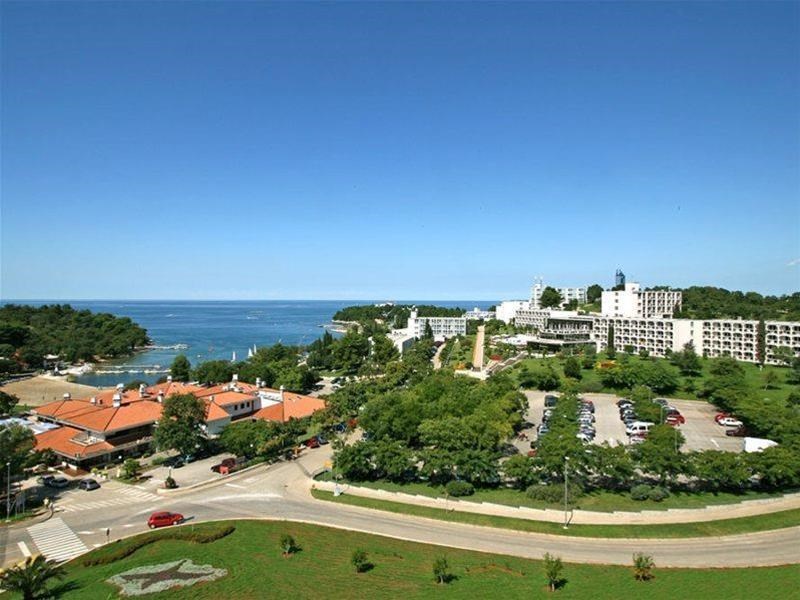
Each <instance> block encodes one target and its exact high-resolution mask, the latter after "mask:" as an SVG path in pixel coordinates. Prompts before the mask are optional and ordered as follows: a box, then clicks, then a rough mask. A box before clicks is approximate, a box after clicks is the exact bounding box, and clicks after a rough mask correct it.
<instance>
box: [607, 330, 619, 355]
mask: <svg viewBox="0 0 800 600" xmlns="http://www.w3.org/2000/svg"><path fill="white" fill-rule="evenodd" d="M606 356H608V358H610V359H611V360H614V359H615V358H616V357H617V349H616V347H615V346H614V326H613V325H609V326H608V334H607V336H606Z"/></svg>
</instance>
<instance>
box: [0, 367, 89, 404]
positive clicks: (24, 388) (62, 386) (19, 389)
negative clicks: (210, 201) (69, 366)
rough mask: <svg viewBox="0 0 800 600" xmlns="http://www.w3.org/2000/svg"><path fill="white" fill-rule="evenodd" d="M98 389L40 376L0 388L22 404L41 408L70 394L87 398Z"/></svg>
mask: <svg viewBox="0 0 800 600" xmlns="http://www.w3.org/2000/svg"><path fill="white" fill-rule="evenodd" d="M97 390H98V388H95V387H92V386H90V385H82V384H79V383H70V382H68V381H67V380H66V379H64V378H62V377H51V376H47V375H39V376H37V377H31V378H29V379H23V380H21V381H14V382H12V383H8V384H6V385H4V386H2V387H0V391H3V392H6V393H7V394H13V395H15V396H16V397H17V398H19V402H20V404H27V405H28V406H41V405H43V404H47V403H48V402H53V401H54V400H60V399H61V398H63V396H64V394H65V393H67V392H69V393H70V394H71V395H72V397H73V398H87V397H89V396H91V395H92V394H94V393H96V392H97Z"/></svg>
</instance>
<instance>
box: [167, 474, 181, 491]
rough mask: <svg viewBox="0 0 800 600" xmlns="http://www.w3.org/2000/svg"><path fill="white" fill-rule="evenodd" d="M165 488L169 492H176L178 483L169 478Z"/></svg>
mask: <svg viewBox="0 0 800 600" xmlns="http://www.w3.org/2000/svg"><path fill="white" fill-rule="evenodd" d="M164 487H165V488H167V489H168V490H174V489H175V488H177V487H178V482H177V481H175V479H173V478H172V477H167V478H166V479H165V480H164Z"/></svg>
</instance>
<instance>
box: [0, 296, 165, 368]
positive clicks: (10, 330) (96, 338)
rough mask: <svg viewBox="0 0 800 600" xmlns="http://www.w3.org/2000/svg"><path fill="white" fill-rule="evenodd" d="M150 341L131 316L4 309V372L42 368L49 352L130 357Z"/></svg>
mask: <svg viewBox="0 0 800 600" xmlns="http://www.w3.org/2000/svg"><path fill="white" fill-rule="evenodd" d="M148 342H149V340H148V338H147V331H145V330H144V329H143V328H141V327H140V326H139V325H137V324H136V323H134V322H133V321H131V320H130V319H129V318H127V317H115V316H114V315H111V314H108V313H98V314H94V313H92V312H91V311H88V310H75V309H73V308H72V307H71V306H69V305H68V304H53V305H46V306H40V307H33V306H27V305H17V304H6V305H4V306H2V307H0V356H2V358H4V359H6V360H0V370H5V371H6V372H14V371H15V370H16V369H18V368H25V367H28V368H39V367H41V366H43V364H44V357H45V355H47V354H57V355H59V356H60V357H61V359H62V360H66V361H69V362H72V361H76V360H91V359H92V358H94V357H103V358H107V357H115V356H126V355H128V354H131V353H132V352H133V351H134V349H136V348H137V347H141V346H144V345H146V344H147V343H148Z"/></svg>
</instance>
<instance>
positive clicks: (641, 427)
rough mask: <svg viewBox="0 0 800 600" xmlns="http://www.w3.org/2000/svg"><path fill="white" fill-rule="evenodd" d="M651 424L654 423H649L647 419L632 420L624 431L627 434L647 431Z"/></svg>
mask: <svg viewBox="0 0 800 600" xmlns="http://www.w3.org/2000/svg"><path fill="white" fill-rule="evenodd" d="M653 425H654V423H650V422H649V421H634V422H633V423H631V424H630V425H629V426H628V428H627V429H626V430H625V433H627V434H628V435H629V436H630V435H635V434H637V433H647V432H648V431H650V428H651V427H652V426H653Z"/></svg>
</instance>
